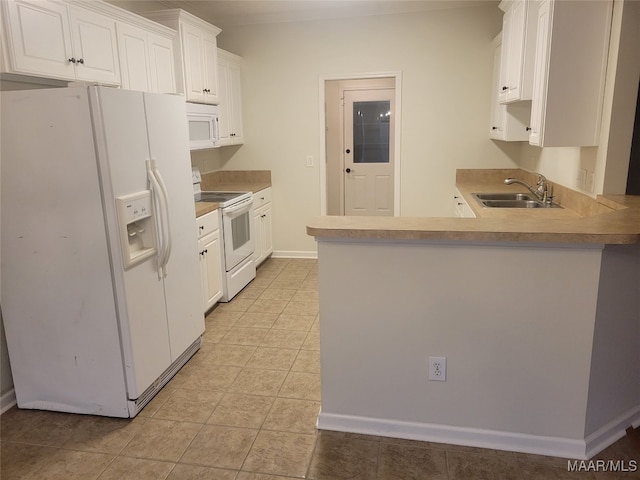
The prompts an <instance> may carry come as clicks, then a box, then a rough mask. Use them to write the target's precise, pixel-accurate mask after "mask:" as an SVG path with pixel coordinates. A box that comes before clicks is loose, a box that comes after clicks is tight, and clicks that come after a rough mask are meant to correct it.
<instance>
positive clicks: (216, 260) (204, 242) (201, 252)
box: [196, 210, 223, 313]
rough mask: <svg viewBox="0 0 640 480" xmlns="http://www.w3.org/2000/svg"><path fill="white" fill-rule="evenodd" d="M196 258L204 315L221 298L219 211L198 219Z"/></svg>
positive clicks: (221, 266)
mask: <svg viewBox="0 0 640 480" xmlns="http://www.w3.org/2000/svg"><path fill="white" fill-rule="evenodd" d="M196 225H197V226H198V256H199V258H200V277H201V280H202V295H203V299H202V300H203V311H204V312H205V313H206V312H207V311H208V310H209V309H210V308H211V307H213V306H214V305H215V304H216V302H217V301H218V300H220V297H222V271H223V263H222V243H221V238H220V211H219V210H215V211H213V212H210V213H207V214H205V215H202V216H201V217H198V218H197V219H196Z"/></svg>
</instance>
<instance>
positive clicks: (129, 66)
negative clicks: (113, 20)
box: [117, 23, 151, 92]
mask: <svg viewBox="0 0 640 480" xmlns="http://www.w3.org/2000/svg"><path fill="white" fill-rule="evenodd" d="M117 29H118V52H119V53H120V69H121V75H122V88H125V89H127V90H139V91H143V92H148V91H151V90H150V84H151V82H150V78H149V70H148V65H149V52H148V49H147V32H146V31H145V30H143V29H141V28H138V27H134V26H133V25H128V24H124V23H120V24H118V27H117Z"/></svg>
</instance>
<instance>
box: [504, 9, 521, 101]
mask: <svg viewBox="0 0 640 480" xmlns="http://www.w3.org/2000/svg"><path fill="white" fill-rule="evenodd" d="M509 12H510V13H509V53H508V55H509V57H508V58H507V82H506V83H505V85H506V86H507V87H508V89H507V90H506V99H507V100H508V101H511V100H520V99H521V93H522V90H521V84H522V65H523V62H524V58H523V55H524V34H525V30H524V28H525V20H526V3H525V2H524V1H518V2H514V3H513V4H512V7H511V8H510V9H509ZM505 16H506V14H505ZM523 100H524V99H523Z"/></svg>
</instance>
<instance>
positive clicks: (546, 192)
mask: <svg viewBox="0 0 640 480" xmlns="http://www.w3.org/2000/svg"><path fill="white" fill-rule="evenodd" d="M536 175H538V181H537V182H536V187H537V188H535V189H534V188H533V187H532V186H531V185H528V184H527V183H525V182H523V181H522V180H518V179H517V178H506V179H505V181H504V184H505V185H511V184H514V183H518V184H520V185H523V186H524V187H526V188H527V190H529V191H530V192H531V193H533V194H534V195H535V196H536V198H537V199H538V200H540V201H541V202H543V203H545V204H550V203H551V200H552V198H553V196H552V195H551V194H550V190H551V187H550V185H549V184H548V183H547V179H546V178H545V177H544V175H541V174H539V173H538V174H536Z"/></svg>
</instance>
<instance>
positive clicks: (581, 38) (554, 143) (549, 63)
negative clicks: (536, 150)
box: [529, 0, 613, 147]
mask: <svg viewBox="0 0 640 480" xmlns="http://www.w3.org/2000/svg"><path fill="white" fill-rule="evenodd" d="M612 7H613V2H611V1H584V0H583V1H571V2H568V1H553V0H544V1H542V2H540V7H539V9H538V12H537V17H538V21H537V24H538V32H537V49H536V55H535V71H534V84H533V98H532V104H531V125H530V126H531V135H530V137H529V143H530V144H532V145H537V146H540V147H565V146H583V147H584V146H595V145H597V144H598V140H599V134H600V120H601V116H602V103H603V98H604V83H605V76H606V67H607V56H608V50H609V37H610V29H611V15H612Z"/></svg>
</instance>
